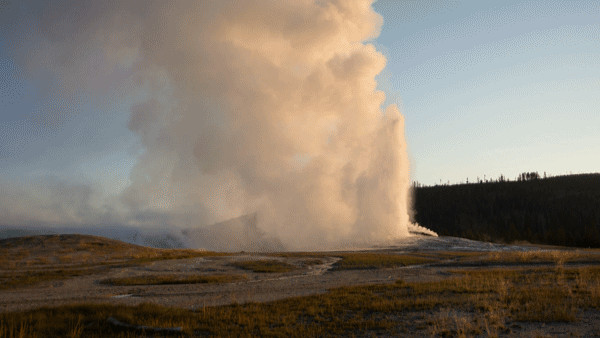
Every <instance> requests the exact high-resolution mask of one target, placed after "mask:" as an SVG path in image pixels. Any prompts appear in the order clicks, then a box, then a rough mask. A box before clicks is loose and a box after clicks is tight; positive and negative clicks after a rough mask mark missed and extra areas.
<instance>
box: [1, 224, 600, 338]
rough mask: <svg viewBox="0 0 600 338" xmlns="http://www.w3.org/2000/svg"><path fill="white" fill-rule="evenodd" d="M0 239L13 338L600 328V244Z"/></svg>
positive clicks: (6, 330)
mask: <svg viewBox="0 0 600 338" xmlns="http://www.w3.org/2000/svg"><path fill="white" fill-rule="evenodd" d="M1 244H2V246H1V249H0V250H2V253H3V255H2V257H3V261H2V265H1V270H0V271H1V275H0V277H1V278H2V281H3V284H2V285H3V290H0V310H1V311H2V312H1V313H0V336H2V337H48V336H68V337H106V336H116V337H138V336H175V337H180V336H181V337H188V336H205V335H211V336H221V335H227V336H257V335H258V336H515V335H516V336H556V335H574V336H597V335H600V252H599V251H597V250H575V249H561V248H556V249H552V250H549V249H546V248H544V249H536V248H534V247H529V248H528V249H527V251H525V250H521V251H519V250H510V251H451V250H425V249H423V250H409V251H403V250H397V249H395V250H385V249H379V250H370V251H361V252H316V253H313V252H306V253H280V254H268V255H267V254H259V253H256V254H247V253H240V254H229V255H222V254H217V253H209V252H201V251H190V250H156V249H150V248H143V247H137V246H132V245H129V244H125V243H122V242H118V241H112V240H107V239H103V238H98V237H89V236H75V235H73V236H50V237H32V238H22V239H15V240H5V241H2V242H1ZM13 253H14V256H12V257H14V258H15V259H14V260H11V259H10V258H9V257H11V256H7V255H6V254H9V255H10V254H13ZM61 257H68V258H63V259H62V260H61ZM99 257H102V258H99ZM28 275H34V276H37V277H36V278H30V279H26V278H25V277H24V276H28ZM13 276H16V278H17V280H19V281H20V282H18V283H17V282H14V281H13V279H12V278H13ZM58 281H60V283H64V284H60V283H59V284H57V283H58ZM66 290H73V291H72V292H70V298H69V297H67V296H69V295H64V293H67V291H66ZM79 294H81V296H78V295H79ZM42 295H44V297H42ZM48 295H51V296H48ZM94 295H95V296H97V297H95V296H94ZM78 297H79V298H78ZM94 297H95V298H94Z"/></svg>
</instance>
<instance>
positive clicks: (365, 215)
mask: <svg viewBox="0 0 600 338" xmlns="http://www.w3.org/2000/svg"><path fill="white" fill-rule="evenodd" d="M371 5H372V3H371V1H345V0H344V1H336V0H332V1H326V0H325V1H324V0H298V1H263V0H260V1H251V0H248V1H183V0H182V1H162V0H160V1H152V0H139V1H136V0H130V1H100V2H98V1H95V0H94V1H92V0H90V1H85V0H84V1H77V2H70V1H54V2H52V3H51V4H48V5H47V6H46V7H47V8H44V9H43V10H41V11H36V12H35V13H37V14H33V15H37V16H38V17H37V19H36V20H32V22H35V24H34V25H32V26H31V27H33V28H31V29H30V30H31V32H30V33H31V34H30V35H29V39H30V40H32V41H45V42H47V43H42V44H39V43H38V44H37V45H36V49H35V51H34V50H31V49H28V48H29V47H28V46H29V45H28V44H27V43H22V41H21V42H19V41H17V42H15V43H17V44H18V43H22V44H21V47H20V48H21V49H20V50H21V51H22V57H23V58H24V59H26V60H29V61H30V65H31V64H34V61H35V60H41V59H43V60H44V62H43V65H42V66H40V67H44V70H48V69H50V70H52V71H53V72H54V74H56V75H57V77H58V78H61V79H63V80H64V81H63V85H64V86H65V88H66V87H69V86H71V87H87V88H94V81H95V80H94V79H95V77H94V74H95V73H94V72H95V71H98V72H103V73H106V74H109V75H106V74H103V76H102V77H99V78H100V79H101V80H102V81H103V82H107V81H120V82H119V83H120V84H121V87H120V88H123V90H124V91H125V93H123V97H129V98H131V97H137V98H138V99H137V101H138V102H137V103H136V104H135V105H133V106H132V108H131V111H130V114H131V117H130V121H129V125H128V126H129V128H130V130H131V131H133V132H134V133H135V134H136V135H138V136H139V139H140V140H141V144H142V145H143V148H144V151H143V153H142V154H141V155H140V156H139V157H138V158H137V163H136V165H135V167H134V169H133V172H132V174H131V183H130V185H129V186H128V187H127V188H126V189H125V191H124V192H122V194H121V195H120V196H119V197H118V199H115V200H114V201H112V202H111V203H112V204H115V205H116V204H118V205H119V208H115V210H116V209H119V210H127V215H128V217H129V218H128V219H129V223H131V224H138V223H139V224H141V223H144V224H148V223H152V222H153V221H155V222H157V223H159V224H157V225H165V226H169V227H176V228H193V227H200V226H203V225H208V224H215V223H219V222H222V221H224V220H227V219H233V218H235V217H239V216H241V215H247V214H252V213H254V212H257V215H258V219H259V222H258V224H257V227H258V228H259V229H260V230H261V231H263V232H265V233H266V234H267V235H268V236H271V237H275V238H278V239H279V240H280V241H281V243H283V245H284V246H285V247H286V248H289V249H324V248H340V247H344V246H352V245H368V244H381V243H385V242H388V241H390V240H393V239H396V238H399V237H402V236H406V235H408V230H407V225H408V223H409V218H408V208H409V205H408V204H409V203H408V194H409V173H408V159H407V154H406V144H405V140H404V122H403V118H402V116H401V114H400V113H399V111H398V109H397V108H396V106H394V105H391V106H388V107H386V108H385V109H382V105H383V103H384V100H385V95H384V93H383V92H381V91H379V90H377V83H376V81H375V76H376V75H377V74H378V73H379V72H380V71H381V70H382V69H383V68H384V66H385V58H384V56H383V55H382V54H381V53H379V52H378V51H377V50H376V49H375V47H374V46H373V45H372V44H370V43H369V42H368V41H370V40H371V39H373V38H375V37H376V36H377V35H378V34H379V30H380V27H381V25H382V22H383V21H382V18H381V16H380V15H378V14H377V13H375V12H374V11H373V9H372V7H371ZM30 21H31V20H30ZM30 53H31V55H30ZM34 68H35V65H34ZM111 74H112V75H111ZM124 77H125V78H124ZM123 83H125V84H126V85H123ZM127 90H129V91H130V92H127ZM139 97H142V99H139ZM157 220H160V222H159V221H157ZM224 244H225V243H224ZM224 246H225V245H224Z"/></svg>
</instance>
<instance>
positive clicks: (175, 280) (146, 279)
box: [100, 274, 248, 286]
mask: <svg viewBox="0 0 600 338" xmlns="http://www.w3.org/2000/svg"><path fill="white" fill-rule="evenodd" d="M247 278H248V277H247V276H246V275H241V274H236V275H233V274H232V275H200V276H198V275H194V276H180V275H144V276H134V277H122V278H108V279H103V280H101V281H100V283H101V284H107V285H119V286H133V285H164V284H207V283H231V282H236V281H240V280H244V279H247Z"/></svg>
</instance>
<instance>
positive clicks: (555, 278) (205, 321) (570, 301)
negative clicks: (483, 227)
mask: <svg viewBox="0 0 600 338" xmlns="http://www.w3.org/2000/svg"><path fill="white" fill-rule="evenodd" d="M599 281H600V267H573V268H565V267H560V266H556V267H544V268H541V267H540V268H518V269H517V268H503V269H491V270H462V271H456V272H455V277H451V278H447V279H444V280H439V281H435V282H426V283H406V282H402V281H398V282H396V283H394V284H381V285H366V286H353V287H342V288H336V289H332V290H330V291H329V292H328V293H326V294H321V295H313V296H307V297H296V298H291V299H285V300H279V301H275V302H269V303H249V304H233V305H228V306H219V307H200V308H199V309H198V310H196V311H188V310H182V309H173V308H165V307H160V306H155V305H143V306H136V307H125V306H109V305H80V306H62V307H58V308H44V309H38V310H31V311H26V312H17V313H7V314H0V336H7V337H11V336H19V334H20V333H21V332H25V333H28V334H27V335H28V336H36V335H37V336H64V335H67V333H68V332H75V333H80V334H81V335H82V336H86V337H96V336H119V335H121V336H128V335H130V336H134V335H143V334H144V332H141V331H139V330H135V329H128V328H122V327H115V326H114V325H111V324H110V323H109V322H107V318H109V317H114V318H117V319H118V320H119V321H122V322H125V323H130V324H134V325H145V326H150V327H162V328H169V327H182V328H183V330H184V331H183V333H182V335H216V336H220V335H228V336H248V335H253V336H265V335H266V336H329V335H342V336H347V335H361V336H362V335H387V336H390V335H391V336H398V335H406V334H412V335H443V336H448V335H449V336H473V335H486V336H495V335H498V334H502V335H510V332H511V331H510V324H511V323H514V322H520V321H524V322H545V323H551V322H576V321H577V320H578V318H579V316H581V315H582V312H583V311H584V310H590V309H591V310H596V311H597V310H600V307H599V305H600V301H599V300H600V299H599V295H600V288H599V287H598V285H600V284H599Z"/></svg>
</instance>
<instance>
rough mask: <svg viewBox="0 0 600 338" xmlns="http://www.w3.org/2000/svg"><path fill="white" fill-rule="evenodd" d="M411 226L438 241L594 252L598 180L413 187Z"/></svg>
mask: <svg viewBox="0 0 600 338" xmlns="http://www.w3.org/2000/svg"><path fill="white" fill-rule="evenodd" d="M413 192H414V198H413V201H414V210H415V215H414V221H416V222H418V223H419V224H421V225H423V226H425V227H427V228H429V229H431V230H433V231H435V232H437V233H438V234H440V235H446V236H457V237H464V238H470V239H475V240H484V241H495V242H505V243H511V242H516V241H528V242H531V243H538V244H553V245H566V246H579V247H600V174H582V175H568V176H556V177H549V178H541V177H540V175H538V174H537V173H523V174H521V175H520V176H519V177H518V179H517V181H512V182H511V181H506V180H500V179H499V180H497V181H492V182H488V183H479V184H457V185H442V186H430V187H424V186H414V187H413Z"/></svg>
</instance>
